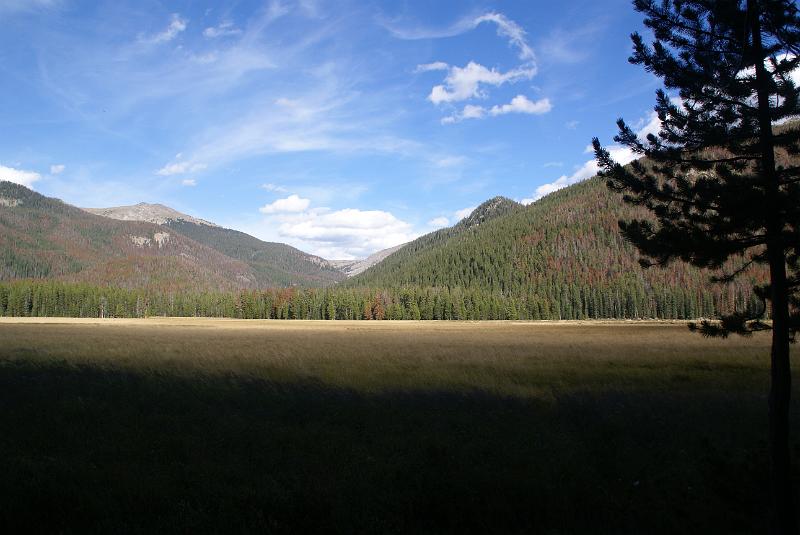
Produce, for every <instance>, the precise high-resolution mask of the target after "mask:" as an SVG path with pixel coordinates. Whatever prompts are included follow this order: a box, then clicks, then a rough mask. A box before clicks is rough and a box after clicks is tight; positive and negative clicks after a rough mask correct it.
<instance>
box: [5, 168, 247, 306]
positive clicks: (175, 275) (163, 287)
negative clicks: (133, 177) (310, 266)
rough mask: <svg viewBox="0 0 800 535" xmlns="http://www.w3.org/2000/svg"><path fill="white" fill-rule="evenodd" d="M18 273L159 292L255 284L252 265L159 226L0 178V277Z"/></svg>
mask: <svg viewBox="0 0 800 535" xmlns="http://www.w3.org/2000/svg"><path fill="white" fill-rule="evenodd" d="M23 278H39V279H57V280H63V281H76V282H77V281H83V282H91V283H92V284H96V285H111V286H118V287H123V288H153V289H158V290H160V291H164V292H178V291H186V290H189V289H217V290H220V289H228V290H232V289H236V288H246V287H254V286H255V285H256V277H255V275H254V273H253V270H252V268H250V266H248V265H246V264H244V263H242V262H240V261H238V260H234V259H232V258H229V257H227V256H225V255H223V254H221V253H219V252H217V251H215V250H213V249H211V248H209V247H206V246H204V245H201V244H199V243H197V242H195V241H194V240H191V239H189V238H186V237H184V236H182V235H180V234H178V233H176V232H170V231H169V230H168V229H165V228H164V227H161V226H158V225H154V224H152V223H143V222H137V221H117V220H114V219H108V218H105V217H100V216H96V215H92V214H90V213H88V212H85V211H83V210H81V209H79V208H76V207H74V206H70V205H68V204H65V203H63V202H61V201H59V200H57V199H51V198H48V197H44V196H43V195H40V194H38V193H36V192H33V191H31V190H29V189H27V188H25V187H23V186H20V185H17V184H13V183H11V182H0V280H10V279H23Z"/></svg>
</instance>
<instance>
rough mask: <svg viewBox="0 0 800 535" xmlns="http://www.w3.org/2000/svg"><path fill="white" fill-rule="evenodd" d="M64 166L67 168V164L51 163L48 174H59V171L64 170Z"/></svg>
mask: <svg viewBox="0 0 800 535" xmlns="http://www.w3.org/2000/svg"><path fill="white" fill-rule="evenodd" d="M66 168H67V166H66V165H64V164H57V165H51V166H50V174H51V175H60V174H61V173H63V172H64V169H66Z"/></svg>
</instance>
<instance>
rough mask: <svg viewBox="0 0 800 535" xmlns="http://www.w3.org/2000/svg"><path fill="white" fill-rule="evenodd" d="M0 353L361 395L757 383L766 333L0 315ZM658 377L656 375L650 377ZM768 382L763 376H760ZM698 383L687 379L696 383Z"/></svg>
mask: <svg viewBox="0 0 800 535" xmlns="http://www.w3.org/2000/svg"><path fill="white" fill-rule="evenodd" d="M0 337H2V339H3V349H2V353H0V354H2V355H4V356H6V357H7V358H8V357H10V358H15V357H24V358H25V359H33V360H37V361H42V362H44V361H48V360H52V359H58V360H62V359H63V360H66V361H68V362H70V363H72V364H95V365H100V366H113V367H117V368H124V369H130V370H149V371H161V372H164V371H169V372H170V373H179V374H197V373H200V374H212V375H219V374H237V375H246V376H252V377H256V378H259V379H268V380H272V381H276V380H277V381H281V380H297V379H311V380H315V381H320V382H322V383H324V384H327V385H331V386H336V387H345V388H352V389H356V390H359V391H365V392H380V391H387V390H408V389H410V390H419V389H445V390H486V391H488V392H492V393H496V394H503V395H513V396H522V397H544V398H548V397H550V395H551V394H552V392H554V391H557V390H559V389H561V388H570V389H574V388H576V387H578V388H585V389H597V388H604V389H607V388H611V387H614V386H615V385H617V386H624V387H625V388H626V389H627V388H633V389H636V379H637V378H644V377H646V378H648V379H649V381H648V383H647V388H649V389H652V388H654V387H655V388H661V389H675V388H680V384H681V383H690V382H692V381H703V380H706V379H708V380H710V379H712V378H713V381H714V383H715V384H716V385H717V386H720V381H721V382H722V383H723V385H727V386H730V387H736V386H737V385H741V383H742V382H745V383H748V384H751V386H753V385H752V382H753V381H757V382H758V383H763V382H764V381H765V380H766V378H767V376H766V373H767V365H768V353H769V336H768V335H767V334H760V335H756V336H754V337H752V338H746V339H745V338H732V339H728V340H721V339H708V338H703V337H701V336H700V335H697V334H693V333H690V332H689V331H688V329H687V327H686V324H685V323H683V322H647V321H620V322H613V321H603V322H593V321H587V322H517V321H509V322H430V321H428V322H409V321H397V322H389V321H384V322H363V321H358V322H356V321H353V322H348V321H335V322H319V321H318V322H314V321H269V320H266V321H265V320H233V319H207V318H150V319H106V320H97V319H74V318H0ZM653 381H655V382H653ZM764 384H766V383H764ZM696 386H697V385H693V388H696Z"/></svg>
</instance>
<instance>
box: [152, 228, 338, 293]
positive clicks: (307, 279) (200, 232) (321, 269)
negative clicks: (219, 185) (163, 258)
mask: <svg viewBox="0 0 800 535" xmlns="http://www.w3.org/2000/svg"><path fill="white" fill-rule="evenodd" d="M164 226H165V227H167V228H169V229H172V230H174V231H175V232H179V233H181V234H183V235H184V236H187V237H189V238H191V239H193V240H195V241H197V242H199V243H202V244H204V245H207V246H208V247H211V248H213V249H216V250H217V251H219V252H221V253H222V254H225V255H227V256H229V257H231V258H235V259H237V260H241V261H242V262H244V263H246V264H247V265H249V266H250V267H251V268H252V270H253V272H254V274H255V277H256V281H257V282H258V284H259V286H261V287H267V286H329V285H331V284H335V283H336V282H338V281H341V280H343V279H344V278H345V274H344V273H342V272H341V271H340V270H338V269H336V267H334V266H333V265H331V264H330V263H329V262H328V261H327V260H324V259H322V258H320V257H318V256H314V255H310V254H308V253H304V252H303V251H300V250H299V249H295V248H294V247H292V246H290V245H286V244H285V243H273V242H265V241H261V240H259V239H258V238H255V237H253V236H250V235H249V234H245V233H244V232H239V231H238V230H232V229H226V228H222V227H218V226H216V225H214V226H211V225H206V224H197V223H193V222H191V221H187V220H185V219H177V220H175V219H170V220H168V221H167V222H166V223H165V225H164Z"/></svg>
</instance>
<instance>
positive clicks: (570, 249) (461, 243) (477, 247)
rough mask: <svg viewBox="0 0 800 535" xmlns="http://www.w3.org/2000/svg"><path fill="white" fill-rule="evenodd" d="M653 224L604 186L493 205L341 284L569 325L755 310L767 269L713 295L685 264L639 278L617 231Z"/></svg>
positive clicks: (704, 278)
mask: <svg viewBox="0 0 800 535" xmlns="http://www.w3.org/2000/svg"><path fill="white" fill-rule="evenodd" d="M647 216H648V212H647V211H646V210H645V209H644V208H641V207H633V206H630V205H627V204H625V203H623V202H622V199H621V196H620V195H618V194H617V193H614V192H612V191H609V189H608V188H607V187H606V185H605V183H604V181H603V180H602V179H601V178H599V177H594V178H592V179H589V180H587V181H585V182H582V183H579V184H575V185H573V186H570V187H567V188H564V189H562V190H559V191H557V192H555V193H552V194H550V195H548V196H546V197H544V198H542V199H540V200H538V201H536V202H534V203H533V204H531V205H529V206H522V205H520V204H518V203H514V202H513V201H510V200H508V199H502V198H495V199H491V200H489V201H487V202H486V203H484V204H482V205H481V206H479V207H478V208H476V209H475V210H474V211H473V213H472V214H470V216H469V217H467V218H465V219H464V220H462V221H461V222H459V223H458V224H457V225H455V226H453V227H451V228H447V229H441V230H438V231H436V232H433V233H430V234H427V235H425V236H422V237H420V238H418V239H416V240H414V241H412V242H410V243H408V244H406V245H405V246H404V247H402V248H401V249H399V250H398V251H396V252H394V254H392V255H391V256H389V257H387V258H386V259H385V260H384V261H383V262H380V263H378V264H377V265H375V266H372V267H371V268H369V269H367V270H366V271H364V272H363V273H361V274H359V275H356V276H355V277H353V278H351V279H349V280H348V281H347V282H346V283H344V284H345V285H347V286H348V287H368V288H404V287H439V288H449V289H454V288H461V289H470V290H479V291H481V292H484V293H486V294H489V295H502V296H506V297H513V298H514V299H519V300H524V301H525V302H526V305H525V306H526V307H527V308H528V309H531V308H532V307H533V308H536V306H541V307H546V308H547V309H548V310H547V311H545V310H542V314H541V317H550V316H552V313H551V311H552V309H553V308H552V307H554V306H557V307H558V308H559V310H560V311H562V312H564V314H562V316H563V317H582V316H584V317H585V316H586V315H589V314H590V312H591V311H592V308H593V307H598V306H604V305H603V303H624V305H623V306H625V307H627V308H628V309H629V310H626V311H624V313H625V314H621V313H619V312H615V311H605V312H604V314H609V315H617V316H620V315H628V316H632V317H638V316H639V315H640V314H641V309H642V307H644V308H645V309H647V310H648V311H649V313H652V314H653V315H655V314H658V315H660V316H662V317H681V316H680V314H678V315H675V314H673V313H672V312H670V313H669V314H661V313H659V310H657V309H658V308H659V307H686V310H685V315H686V317H696V316H697V315H699V314H700V313H702V312H708V311H725V310H729V309H730V308H731V307H733V306H734V305H736V306H739V307H746V306H755V305H754V302H755V300H756V298H755V297H754V296H753V295H752V292H751V289H750V288H751V284H752V282H753V280H756V279H757V280H763V279H764V277H765V272H764V270H763V269H762V268H757V269H756V270H755V271H753V272H752V273H750V275H749V276H746V277H743V278H741V279H739V280H737V281H736V282H734V283H732V284H728V285H727V286H723V285H713V286H712V285H711V284H710V283H709V275H710V274H709V273H708V272H706V271H703V270H700V269H697V268H694V267H691V266H689V265H686V264H684V263H682V262H675V263H673V264H671V265H670V266H668V267H667V268H665V269H661V268H651V269H643V268H642V267H641V266H640V265H639V263H638V259H639V254H638V252H637V251H636V249H635V248H634V247H633V246H632V245H631V244H630V243H628V242H627V241H626V240H625V239H624V238H623V237H622V235H621V234H620V231H619V227H618V224H617V221H618V220H620V219H629V218H631V217H647ZM532 301H533V302H535V303H538V304H536V305H532V304H531V302H532ZM637 308H638V309H639V311H638V313H637V310H636V309H637ZM567 311H569V313H567ZM681 313H683V312H681ZM557 317H558V315H557Z"/></svg>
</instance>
